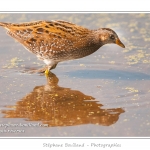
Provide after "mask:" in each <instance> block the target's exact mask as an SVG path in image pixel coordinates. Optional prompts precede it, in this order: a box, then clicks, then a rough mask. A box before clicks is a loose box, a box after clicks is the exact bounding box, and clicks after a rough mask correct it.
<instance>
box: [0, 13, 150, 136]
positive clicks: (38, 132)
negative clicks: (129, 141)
mask: <svg viewBox="0 0 150 150" xmlns="http://www.w3.org/2000/svg"><path fill="white" fill-rule="evenodd" d="M55 19H62V20H67V21H70V22H73V23H77V24H79V25H82V26H85V27H87V28H90V29H97V28H99V27H109V28H112V29H113V30H115V31H116V32H117V34H118V35H119V37H120V39H121V41H122V42H123V43H124V44H125V46H126V48H125V49H122V48H121V47H119V46H117V45H113V44H112V45H105V46H103V47H102V48H100V50H98V51H97V52H95V53H94V54H92V55H90V56H88V57H85V58H82V59H78V60H73V61H66V62H63V63H59V64H58V66H57V68H56V69H55V70H52V73H51V74H50V76H49V77H48V79H46V78H45V76H43V75H40V74H37V73H34V74H31V73H28V72H27V70H33V69H39V68H41V67H42V66H43V65H44V63H43V62H41V61H39V60H37V58H36V57H35V56H34V55H33V54H31V53H29V52H28V51H26V50H25V49H24V47H23V46H22V45H21V44H19V43H17V42H15V41H14V40H13V39H12V38H11V37H9V36H8V35H6V33H5V30H4V29H3V28H0V85H1V86H0V112H1V113H0V136H3V137H11V136H29V137H30V136H32V137H33V136H34V137H36V136H40V137H41V136H45V137H53V136H57V137H61V136H82V137H87V136H90V137H93V136H95V137H104V136H106V137H112V136H117V137H121V136H124V137H126V136H128V137H131V136H135V137H138V136H140V137H142V136H150V115H149V114H150V86H149V85H150V53H149V51H150V33H149V32H150V31H149V28H150V23H149V22H150V14H138V13H137V14H99V13H97V14H0V21H4V22H28V21H33V20H55Z"/></svg>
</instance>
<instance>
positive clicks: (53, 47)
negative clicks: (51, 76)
mask: <svg viewBox="0 0 150 150" xmlns="http://www.w3.org/2000/svg"><path fill="white" fill-rule="evenodd" d="M0 26H2V27H4V28H5V29H6V30H7V33H8V34H9V35H10V36H11V37H13V38H14V39H16V40H17V41H18V42H20V43H21V44H22V45H23V46H24V47H25V48H26V49H27V50H28V51H30V52H32V53H34V54H35V55H36V56H37V57H38V58H39V59H41V60H43V61H44V62H45V63H46V65H47V66H48V69H47V71H46V72H47V73H48V72H49V70H51V69H54V68H55V67H56V66H57V64H58V63H59V62H62V61H66V60H72V59H77V58H82V57H85V56H88V55H90V54H92V53H94V52H95V51H97V50H98V49H99V48H100V47H101V46H103V45H105V44H109V43H115V44H118V45H119V46H121V47H123V48H124V47H125V46H124V44H123V43H122V42H121V41H120V39H119V37H118V35H117V34H116V33H115V32H114V31H113V30H112V29H109V28H100V29H97V30H89V29H87V28H84V27H81V26H78V25H76V24H73V23H70V22H66V21H60V20H57V21H54V20H53V21H36V22H29V23H21V24H13V23H3V22H0Z"/></svg>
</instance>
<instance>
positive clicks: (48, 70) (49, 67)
mask: <svg viewBox="0 0 150 150" xmlns="http://www.w3.org/2000/svg"><path fill="white" fill-rule="evenodd" d="M56 66H57V63H56V64H54V65H53V66H48V67H47V69H46V70H45V75H46V76H48V75H49V72H50V70H52V69H55V68H56Z"/></svg>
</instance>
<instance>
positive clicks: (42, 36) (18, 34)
mask: <svg viewBox="0 0 150 150" xmlns="http://www.w3.org/2000/svg"><path fill="white" fill-rule="evenodd" d="M0 26H3V27H4V28H6V29H7V31H8V32H7V33H8V34H9V35H10V36H11V37H13V38H14V39H16V40H17V41H19V42H20V43H21V44H23V45H24V46H25V47H26V48H27V49H28V50H29V51H31V52H33V53H43V52H45V53H46V52H50V50H51V52H52V53H53V52H54V53H55V52H60V51H63V50H65V51H69V50H72V49H73V48H74V46H75V45H76V44H78V43H82V42H79V41H82V39H83V38H84V37H86V36H87V35H88V33H89V30H88V29H86V28H84V27H81V26H78V25H75V24H73V23H70V22H66V21H61V20H56V21H36V22H31V23H30V22H29V23H21V24H12V23H0ZM79 45H80V44H79ZM81 46H82V44H81Z"/></svg>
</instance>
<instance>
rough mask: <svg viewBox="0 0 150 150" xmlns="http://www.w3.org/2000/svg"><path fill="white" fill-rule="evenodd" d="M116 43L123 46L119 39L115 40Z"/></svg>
mask: <svg viewBox="0 0 150 150" xmlns="http://www.w3.org/2000/svg"><path fill="white" fill-rule="evenodd" d="M116 44H117V45H119V46H121V47H123V48H125V46H124V44H123V43H122V42H121V41H120V40H119V39H117V40H116Z"/></svg>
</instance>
